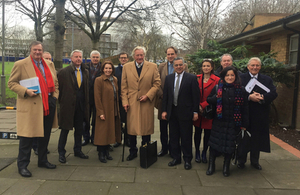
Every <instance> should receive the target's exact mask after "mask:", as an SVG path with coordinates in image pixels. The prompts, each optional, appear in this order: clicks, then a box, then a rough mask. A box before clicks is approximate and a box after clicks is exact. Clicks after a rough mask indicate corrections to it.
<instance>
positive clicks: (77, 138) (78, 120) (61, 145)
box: [58, 108, 84, 156]
mask: <svg viewBox="0 0 300 195" xmlns="http://www.w3.org/2000/svg"><path fill="white" fill-rule="evenodd" d="M83 113H84V112H83V111H82V110H81V109H77V108H76V109H75V114H74V122H73V125H74V128H75V131H74V147H73V150H74V153H78V152H81V137H82V133H83V121H84V120H83V117H84V114H83ZM68 134H69V130H68V129H62V130H61V132H60V136H59V140H58V153H59V155H62V156H64V155H65V154H66V150H65V146H66V143H67V138H68Z"/></svg>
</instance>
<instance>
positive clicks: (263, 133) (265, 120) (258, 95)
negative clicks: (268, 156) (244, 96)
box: [238, 57, 277, 170]
mask: <svg viewBox="0 0 300 195" xmlns="http://www.w3.org/2000/svg"><path fill="white" fill-rule="evenodd" d="M247 68H248V70H249V72H247V73H244V74H242V75H241V76H240V77H241V79H242V85H243V86H246V85H247V84H248V82H249V81H250V80H251V79H257V80H258V81H259V82H260V83H261V84H263V85H264V86H265V87H267V88H268V89H270V91H269V92H266V91H265V90H263V89H262V88H261V87H254V89H253V90H252V91H251V93H249V96H248V100H249V124H250V126H249V129H248V130H249V132H250V133H251V149H250V162H251V165H252V166H253V167H254V168H256V169H258V170H261V169H262V167H261V166H260V164H259V154H260V151H263V152H270V137H269V110H270V104H271V102H272V101H273V100H275V98H276V97H277V93H276V87H275V86H274V85H273V80H272V79H271V78H270V77H269V76H266V75H262V74H260V73H259V71H260V69H261V61H260V59H259V58H256V57H254V58H251V59H250V60H249V62H248V65H247ZM246 90H247V89H246ZM246 161H247V153H245V154H244V155H242V156H240V157H238V168H244V167H245V163H246Z"/></svg>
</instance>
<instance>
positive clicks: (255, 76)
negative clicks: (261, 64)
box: [249, 72, 258, 79]
mask: <svg viewBox="0 0 300 195" xmlns="http://www.w3.org/2000/svg"><path fill="white" fill-rule="evenodd" d="M249 74H250V76H251V79H252V78H256V79H258V74H256V75H253V74H251V73H250V72H249Z"/></svg>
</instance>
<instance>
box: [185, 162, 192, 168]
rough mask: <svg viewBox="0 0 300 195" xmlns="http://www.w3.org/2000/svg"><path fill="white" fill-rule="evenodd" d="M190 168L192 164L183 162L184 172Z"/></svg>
mask: <svg viewBox="0 0 300 195" xmlns="http://www.w3.org/2000/svg"><path fill="white" fill-rule="evenodd" d="M191 168H192V164H191V163H190V162H187V161H186V162H184V169H185V170H190V169H191Z"/></svg>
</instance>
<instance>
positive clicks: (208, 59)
mask: <svg viewBox="0 0 300 195" xmlns="http://www.w3.org/2000/svg"><path fill="white" fill-rule="evenodd" d="M205 60H206V61H212V59H210V58H204V59H203V61H205Z"/></svg>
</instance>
